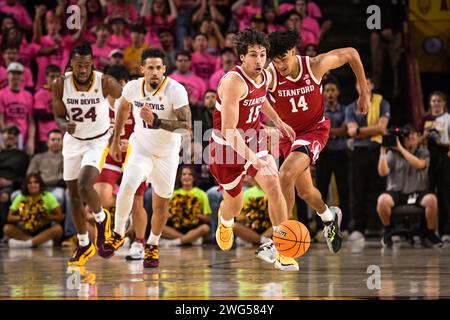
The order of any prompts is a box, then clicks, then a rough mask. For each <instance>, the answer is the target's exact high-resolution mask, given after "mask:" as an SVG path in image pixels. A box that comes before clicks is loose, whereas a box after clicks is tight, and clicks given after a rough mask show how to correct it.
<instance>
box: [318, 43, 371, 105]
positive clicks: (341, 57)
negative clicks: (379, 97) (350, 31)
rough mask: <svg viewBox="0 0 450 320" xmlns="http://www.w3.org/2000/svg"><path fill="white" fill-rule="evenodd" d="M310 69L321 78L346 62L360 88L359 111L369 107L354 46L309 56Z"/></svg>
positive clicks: (366, 91)
mask: <svg viewBox="0 0 450 320" xmlns="http://www.w3.org/2000/svg"><path fill="white" fill-rule="evenodd" d="M310 61H311V69H312V72H313V74H314V76H315V77H316V79H322V77H323V75H324V74H325V73H327V72H328V71H330V70H332V69H336V68H339V67H341V66H343V65H344V64H346V63H348V64H349V65H350V67H351V68H352V70H353V73H354V74H355V76H356V79H357V81H358V85H359V87H360V88H361V90H360V95H359V98H358V107H359V111H360V112H361V113H363V114H365V113H367V111H368V110H369V107H370V98H371V97H370V91H369V88H368V86H367V80H366V75H365V72H364V67H363V64H362V62H361V58H360V56H359V53H358V51H356V49H354V48H340V49H335V50H331V51H329V52H326V53H323V54H319V55H318V56H317V57H314V58H311V60H310Z"/></svg>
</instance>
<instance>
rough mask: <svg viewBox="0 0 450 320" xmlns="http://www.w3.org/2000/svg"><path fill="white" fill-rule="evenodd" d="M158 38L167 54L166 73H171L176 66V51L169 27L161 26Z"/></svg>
mask: <svg viewBox="0 0 450 320" xmlns="http://www.w3.org/2000/svg"><path fill="white" fill-rule="evenodd" d="M158 38H159V42H160V44H161V48H162V51H163V52H164V54H165V55H166V58H165V60H166V74H171V73H172V72H173V71H174V70H175V68H176V65H175V60H176V58H175V55H176V52H175V41H174V38H173V34H172V32H171V31H170V30H169V29H165V28H160V29H159V31H158Z"/></svg>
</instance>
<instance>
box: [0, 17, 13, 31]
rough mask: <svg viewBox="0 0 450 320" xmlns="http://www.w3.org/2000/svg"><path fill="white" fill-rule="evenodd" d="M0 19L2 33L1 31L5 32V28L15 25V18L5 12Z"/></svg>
mask: <svg viewBox="0 0 450 320" xmlns="http://www.w3.org/2000/svg"><path fill="white" fill-rule="evenodd" d="M0 19H1V22H0V33H2V34H3V32H5V30H7V29H11V28H12V27H15V26H17V20H16V19H15V18H14V17H13V16H12V15H9V14H6V15H3V16H2V17H1V18H0Z"/></svg>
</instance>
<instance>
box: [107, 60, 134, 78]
mask: <svg viewBox="0 0 450 320" xmlns="http://www.w3.org/2000/svg"><path fill="white" fill-rule="evenodd" d="M106 74H108V75H110V76H111V77H113V78H114V79H116V80H117V81H120V80H124V81H125V82H128V81H129V80H130V73H129V72H128V69H127V68H126V67H125V66H124V65H120V64H119V65H115V66H111V67H109V68H108V69H106Z"/></svg>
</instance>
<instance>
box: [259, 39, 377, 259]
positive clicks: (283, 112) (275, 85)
mask: <svg viewBox="0 0 450 320" xmlns="http://www.w3.org/2000/svg"><path fill="white" fill-rule="evenodd" d="M298 39H299V35H298V33H296V32H295V31H292V30H284V31H276V32H273V33H271V34H270V35H269V41H270V52H269V57H270V58H271V59H272V62H271V63H270V65H269V67H268V69H267V70H268V71H269V72H270V73H271V74H272V76H273V78H272V79H273V81H272V82H271V83H270V85H269V97H270V100H271V102H272V104H273V105H274V109H275V110H276V111H277V113H278V114H279V115H280V117H281V119H282V120H283V121H285V122H286V123H287V124H288V125H290V126H291V127H292V128H293V129H294V131H295V141H294V142H292V141H290V140H289V139H286V138H281V140H280V152H281V154H282V156H283V157H284V159H285V160H284V162H283V164H282V166H281V168H280V181H281V188H282V190H283V195H284V197H285V198H286V203H287V207H288V213H289V216H291V215H292V210H293V208H294V202H295V189H297V192H298V194H299V196H300V198H302V199H303V200H305V202H306V203H307V204H308V205H309V206H310V207H311V208H313V209H314V210H315V211H316V212H317V214H318V215H319V217H320V218H321V220H322V221H323V223H324V229H323V233H324V237H325V239H326V241H327V245H328V248H329V250H330V251H331V252H333V253H336V252H338V251H339V250H340V248H341V245H342V238H343V236H342V233H341V231H340V221H341V219H342V213H341V211H340V209H339V208H337V207H330V208H328V207H327V205H326V204H325V202H324V201H323V199H322V196H321V194H320V192H319V190H318V189H317V188H315V187H314V185H313V182H312V178H311V171H310V168H309V166H310V165H315V162H316V161H317V159H318V158H319V154H320V152H321V151H322V149H323V148H324V147H325V145H326V143H327V140H328V135H329V131H330V121H329V120H328V119H326V118H325V116H324V103H323V96H322V88H321V79H322V77H323V75H324V74H326V73H327V72H328V71H329V70H331V69H335V68H339V67H340V66H342V65H344V64H346V63H348V64H349V65H350V66H351V68H352V70H353V72H354V73H355V75H356V78H357V81H358V85H359V86H360V88H361V91H360V96H359V99H358V106H359V111H360V112H361V113H366V112H367V110H368V108H369V106H370V94H369V90H368V88H367V82H366V77H365V73H364V68H363V65H362V62H361V59H360V57H359V54H358V52H357V51H356V50H355V49H353V48H342V49H336V50H332V51H330V52H327V53H324V54H320V55H318V56H317V57H314V58H310V57H307V56H298V55H296V45H297V41H298ZM273 252H274V248H273V244H272V243H270V242H268V243H266V244H263V245H262V246H261V247H260V250H259V251H258V252H257V255H258V256H259V257H260V258H262V259H263V260H266V261H267V260H269V261H271V260H272V259H273V257H274V255H273Z"/></svg>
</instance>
